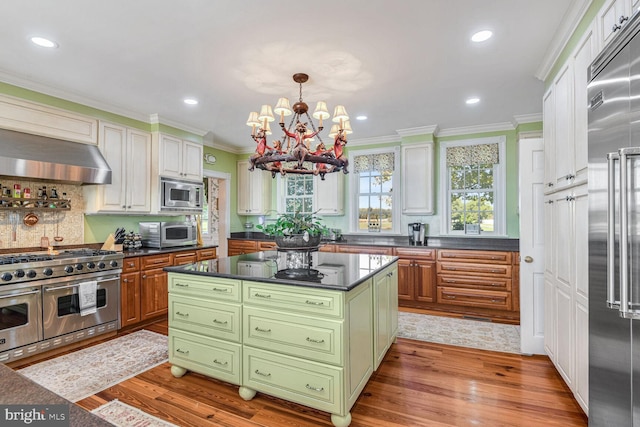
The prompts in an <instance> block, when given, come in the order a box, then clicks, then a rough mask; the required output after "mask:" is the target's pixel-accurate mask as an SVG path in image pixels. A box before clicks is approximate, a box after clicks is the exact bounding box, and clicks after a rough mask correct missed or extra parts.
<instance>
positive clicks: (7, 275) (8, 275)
mask: <svg viewBox="0 0 640 427" xmlns="http://www.w3.org/2000/svg"><path fill="white" fill-rule="evenodd" d="M0 279H2V280H3V281H5V282H8V281H9V280H11V279H13V275H12V274H11V273H2V276H0Z"/></svg>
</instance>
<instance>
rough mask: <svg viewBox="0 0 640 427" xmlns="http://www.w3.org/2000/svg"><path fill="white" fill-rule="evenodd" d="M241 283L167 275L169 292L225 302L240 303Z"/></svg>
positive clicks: (182, 275) (220, 278) (210, 278)
mask: <svg viewBox="0 0 640 427" xmlns="http://www.w3.org/2000/svg"><path fill="white" fill-rule="evenodd" d="M241 283H242V282H241V281H240V280H236V279H225V278H222V277H207V278H203V279H201V278H199V277H198V276H195V275H192V274H179V273H169V292H170V293H174V292H175V293H176V294H182V295H190V296H194V297H203V298H208V299H215V300H220V301H227V302H240V301H241V296H242V295H241V286H240V285H241Z"/></svg>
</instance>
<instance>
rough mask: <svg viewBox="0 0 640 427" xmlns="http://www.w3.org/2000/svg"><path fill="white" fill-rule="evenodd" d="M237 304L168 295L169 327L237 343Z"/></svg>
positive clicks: (238, 332)
mask: <svg viewBox="0 0 640 427" xmlns="http://www.w3.org/2000/svg"><path fill="white" fill-rule="evenodd" d="M240 312H241V309H240V305H239V304H229V303H224V302H219V301H212V300H207V299H202V298H195V297H189V296H185V295H175V294H169V326H170V327H172V328H177V329H182V330H187V331H190V332H195V333H199V334H203V335H207V336H210V337H214V338H220V339H225V340H231V341H236V342H240V334H241V333H242V329H241V328H240V321H241V320H240V319H241V315H240Z"/></svg>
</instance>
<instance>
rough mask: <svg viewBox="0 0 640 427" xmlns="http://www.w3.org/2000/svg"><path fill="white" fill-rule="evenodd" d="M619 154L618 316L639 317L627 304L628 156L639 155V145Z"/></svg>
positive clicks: (619, 151) (626, 317) (620, 151)
mask: <svg viewBox="0 0 640 427" xmlns="http://www.w3.org/2000/svg"><path fill="white" fill-rule="evenodd" d="M618 153H619V154H620V317H623V318H625V319H634V318H635V319H640V310H637V309H632V308H631V307H630V304H629V286H630V284H629V211H628V206H629V194H628V188H627V177H628V170H627V169H628V165H627V158H628V157H636V156H640V147H629V148H621V149H620V150H618Z"/></svg>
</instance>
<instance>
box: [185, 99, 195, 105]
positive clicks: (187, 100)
mask: <svg viewBox="0 0 640 427" xmlns="http://www.w3.org/2000/svg"><path fill="white" fill-rule="evenodd" d="M184 103H185V104H187V105H198V100H197V99H195V98H185V99H184Z"/></svg>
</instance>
